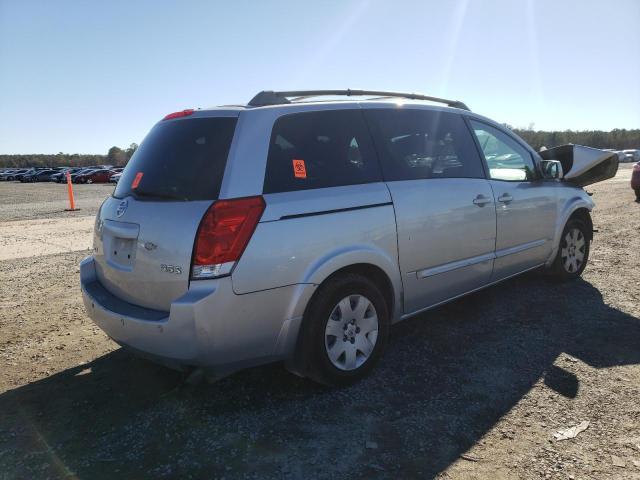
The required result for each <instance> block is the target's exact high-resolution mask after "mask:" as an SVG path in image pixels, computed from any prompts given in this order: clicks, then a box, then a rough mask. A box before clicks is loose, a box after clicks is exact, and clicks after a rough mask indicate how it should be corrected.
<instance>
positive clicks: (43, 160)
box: [0, 143, 138, 168]
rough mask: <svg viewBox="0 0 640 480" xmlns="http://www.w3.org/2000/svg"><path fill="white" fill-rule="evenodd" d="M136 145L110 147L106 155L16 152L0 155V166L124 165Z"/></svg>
mask: <svg viewBox="0 0 640 480" xmlns="http://www.w3.org/2000/svg"><path fill="white" fill-rule="evenodd" d="M137 148H138V145H137V144H135V143H132V144H131V145H129V148H126V149H124V150H123V149H121V148H119V147H111V148H110V149H109V151H108V152H107V154H106V155H90V154H85V153H62V152H60V153H56V154H54V155H46V154H20V155H18V154H16V155H0V168H2V167H67V166H68V167H88V166H91V165H113V166H115V167H124V166H125V165H126V164H127V162H128V161H129V159H130V158H131V156H132V155H133V153H134V152H135V151H136V149H137Z"/></svg>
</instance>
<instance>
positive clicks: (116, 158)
mask: <svg viewBox="0 0 640 480" xmlns="http://www.w3.org/2000/svg"><path fill="white" fill-rule="evenodd" d="M127 160H128V157H127V154H126V152H125V151H124V150H122V149H121V148H119V147H115V146H114V147H111V148H110V149H109V152H107V163H108V164H109V165H116V166H123V165H126V164H127Z"/></svg>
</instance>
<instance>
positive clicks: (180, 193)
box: [80, 90, 618, 385]
mask: <svg viewBox="0 0 640 480" xmlns="http://www.w3.org/2000/svg"><path fill="white" fill-rule="evenodd" d="M319 95H330V96H336V95H342V96H345V98H346V100H345V101H337V102H335V101H333V102H332V101H309V100H306V101H305V100H304V99H306V98H309V97H313V96H315V97H317V96H319ZM353 95H361V96H363V95H366V96H368V97H385V99H378V100H375V99H371V98H369V99H366V100H362V101H357V100H354V99H353V98H349V97H351V96H353ZM297 97H299V99H298V100H296V98H297ZM389 97H391V98H394V97H395V98H396V99H397V98H401V99H402V103H399V102H398V101H397V100H393V99H389ZM301 99H302V100H301ZM415 99H419V100H430V101H432V102H433V101H436V102H438V103H443V104H445V105H446V106H434V105H429V104H425V103H424V102H416V101H414V100H415ZM567 147H569V148H568V149H567V151H564V150H563V151H556V150H554V149H551V150H550V151H549V152H548V154H553V155H556V154H557V155H558V156H559V157H562V158H558V159H557V160H556V159H547V160H545V159H543V158H542V157H541V155H539V154H538V153H537V152H535V151H534V150H533V149H532V148H531V147H530V146H529V145H527V144H526V143H525V142H524V141H523V140H522V139H520V138H519V137H518V136H516V135H515V134H514V133H513V132H512V131H511V130H509V129H507V128H505V127H504V126H503V125H500V124H498V123H496V122H494V121H491V120H489V119H487V118H486V117H483V116H480V115H477V114H475V113H472V112H470V111H469V110H468V109H467V107H466V106H465V105H464V104H463V103H461V102H457V101H451V100H445V99H434V98H433V97H421V96H417V95H414V94H402V93H394V92H371V91H368V92H362V91H352V90H351V91H341V92H336V91H323V92H318V91H315V92H261V93H259V94H258V95H257V96H256V97H255V98H254V99H252V100H251V102H249V103H248V104H247V105H246V106H233V107H219V108H212V109H205V110H197V111H194V110H185V111H182V112H176V113H173V114H169V115H167V116H166V117H165V118H164V119H163V120H161V121H159V122H158V123H157V124H156V125H155V126H154V127H153V128H152V129H151V131H150V132H149V134H148V135H147V137H146V138H145V139H144V141H143V142H142V144H141V145H140V147H139V148H138V150H137V151H136V154H135V155H134V157H132V159H131V160H130V162H129V164H128V165H127V167H126V168H125V170H124V172H123V174H122V177H121V180H120V181H119V182H118V184H117V186H116V188H115V190H114V192H113V194H112V195H111V196H110V197H108V198H107V199H106V200H105V201H104V203H103V204H102V206H101V207H100V209H99V211H98V215H97V218H96V222H95V230H94V237H93V247H94V249H93V254H92V256H90V257H87V258H86V259H84V260H83V261H82V263H81V266H80V277H81V289H82V295H83V299H84V304H85V307H86V310H87V312H88V315H89V316H90V317H91V318H92V319H93V320H94V321H95V322H96V324H97V325H98V326H99V327H100V328H102V329H103V330H104V331H105V332H106V333H107V334H108V335H109V337H111V338H112V339H114V340H115V341H116V342H118V343H119V344H121V345H123V346H125V347H130V348H131V349H132V350H133V351H135V352H138V353H140V354H141V355H143V356H147V357H148V358H151V359H155V360H157V361H159V362H161V363H163V364H165V365H170V366H173V367H175V368H182V369H190V368H194V367H199V368H203V369H205V371H206V372H208V373H210V374H211V375H212V376H217V377H219V376H223V375H225V374H228V373H230V372H233V371H236V370H239V369H241V368H246V367H249V366H252V365H258V364H262V363H267V362H273V361H278V360H283V361H284V363H285V365H286V366H287V368H289V369H290V370H291V371H293V372H295V373H297V374H300V375H303V376H308V377H310V378H312V379H314V380H316V381H318V382H321V383H324V384H329V385H341V384H347V383H350V382H353V381H355V380H357V379H358V378H361V377H362V376H364V375H365V374H366V373H367V372H368V371H370V370H371V368H372V367H373V366H374V365H375V363H376V362H377V360H378V359H379V358H380V357H381V355H382V352H383V350H384V347H385V344H386V343H387V339H388V335H389V329H390V326H391V324H392V323H395V322H398V321H400V320H403V319H406V318H409V317H412V316H414V315H416V314H419V313H421V312H423V311H425V310H427V309H429V308H433V307H435V306H437V305H440V304H442V303H444V302H447V301H450V300H453V299H455V298H458V297H460V296H462V295H465V294H467V293H470V292H474V291H476V290H479V289H481V288H484V287H487V286H489V285H492V284H495V283H497V282H500V281H502V280H506V279H508V278H511V277H512V276H514V275H517V274H520V273H522V272H525V271H528V270H532V269H537V268H544V269H545V270H546V271H547V272H548V273H549V274H550V275H553V276H554V277H555V278H557V279H560V280H574V279H577V278H578V277H579V276H580V275H581V273H582V271H583V270H584V268H585V266H586V265H587V261H588V258H589V247H590V244H591V241H592V238H593V225H592V222H591V217H590V213H589V212H590V211H591V209H592V208H593V206H594V203H593V200H592V199H591V197H590V196H589V195H588V194H587V193H586V192H585V191H584V190H583V189H582V186H584V185H587V184H589V183H591V182H593V181H594V180H593V175H595V176H597V177H598V178H600V179H603V178H610V176H612V175H615V171H616V170H617V166H618V163H617V157H616V156H615V155H613V154H611V153H609V152H602V151H601V150H596V149H589V148H587V147H582V148H580V149H578V148H574V146H567ZM575 147H577V146H575ZM563 162H564V164H563ZM595 164H598V165H600V166H601V167H600V168H598V169H597V171H596V172H595V173H593V174H592V173H590V166H591V167H593V166H594V165H595ZM574 170H577V171H575V172H574ZM603 172H605V173H606V175H604V174H603Z"/></svg>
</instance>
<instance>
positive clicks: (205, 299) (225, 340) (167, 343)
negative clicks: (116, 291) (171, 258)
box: [80, 257, 315, 375]
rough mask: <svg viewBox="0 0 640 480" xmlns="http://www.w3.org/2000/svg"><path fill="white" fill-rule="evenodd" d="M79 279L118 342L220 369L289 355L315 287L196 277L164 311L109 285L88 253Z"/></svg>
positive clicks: (162, 358) (179, 363)
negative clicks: (236, 285)
mask: <svg viewBox="0 0 640 480" xmlns="http://www.w3.org/2000/svg"><path fill="white" fill-rule="evenodd" d="M80 284H81V289H82V297H83V301H84V304H85V308H86V310H87V313H88V315H89V317H91V319H92V320H93V321H94V322H95V323H96V324H97V325H98V326H99V327H100V328H101V329H102V330H104V332H105V333H106V334H107V335H108V336H109V337H111V338H112V339H113V340H114V341H116V342H117V343H119V344H120V345H122V346H124V347H130V349H131V350H133V351H135V352H139V353H140V354H141V355H142V356H146V357H148V358H151V359H153V360H155V361H158V362H159V363H163V364H167V365H168V366H172V367H175V368H180V367H187V366H201V367H208V368H210V369H212V370H213V372H214V373H216V374H220V375H222V374H226V373H228V372H230V371H234V370H238V369H241V368H245V367H249V366H253V365H257V364H261V363H268V362H271V361H277V360H282V359H287V358H289V357H290V356H291V355H292V354H293V350H294V347H295V342H296V339H297V334H298V330H299V326H300V322H301V319H302V314H303V312H304V308H305V306H306V304H307V301H308V300H309V298H310V297H311V295H312V294H313V291H314V290H315V286H313V285H307V284H303V285H291V286H287V287H282V288H275V289H271V290H265V291H261V292H254V293H250V294H244V295H236V294H235V293H234V292H233V288H232V284H231V278H230V277H224V278H220V279H215V280H202V281H195V282H191V285H190V287H189V290H188V291H187V292H186V293H185V294H184V295H182V296H181V297H179V298H177V299H176V300H174V301H173V302H172V303H171V307H170V310H169V311H168V312H162V311H158V310H151V309H147V308H142V307H139V306H136V305H132V304H130V303H127V302H125V301H123V300H121V299H119V298H118V297H116V296H115V295H113V294H112V293H110V292H109V291H107V289H106V288H104V286H102V285H101V284H100V282H99V280H98V278H97V276H96V271H95V263H94V260H93V257H87V258H85V259H84V260H83V261H82V262H81V264H80Z"/></svg>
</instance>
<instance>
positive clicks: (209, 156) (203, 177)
mask: <svg viewBox="0 0 640 480" xmlns="http://www.w3.org/2000/svg"><path fill="white" fill-rule="evenodd" d="M236 121H237V119H236V118H226V117H225V118H190V119H180V120H171V121H163V122H160V123H158V124H157V125H156V126H155V127H153V129H152V130H151V131H150V132H149V134H148V135H147V136H146V137H145V139H144V140H143V142H142V143H141V144H140V146H139V147H138V149H137V150H136V152H135V153H134V155H133V157H131V160H129V163H128V164H127V167H126V168H125V169H124V171H123V172H122V177H121V178H120V180H119V181H118V185H117V186H116V189H115V192H114V194H113V196H114V197H116V198H123V197H126V196H127V195H134V196H136V197H137V198H141V199H146V198H148V199H151V200H156V199H168V200H172V199H175V200H215V199H216V198H218V195H219V193H220V184H221V183H222V176H223V174H224V169H225V166H226V163H227V156H228V155H229V148H230V147H231V140H232V139H233V132H234V130H235V127H236Z"/></svg>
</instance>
